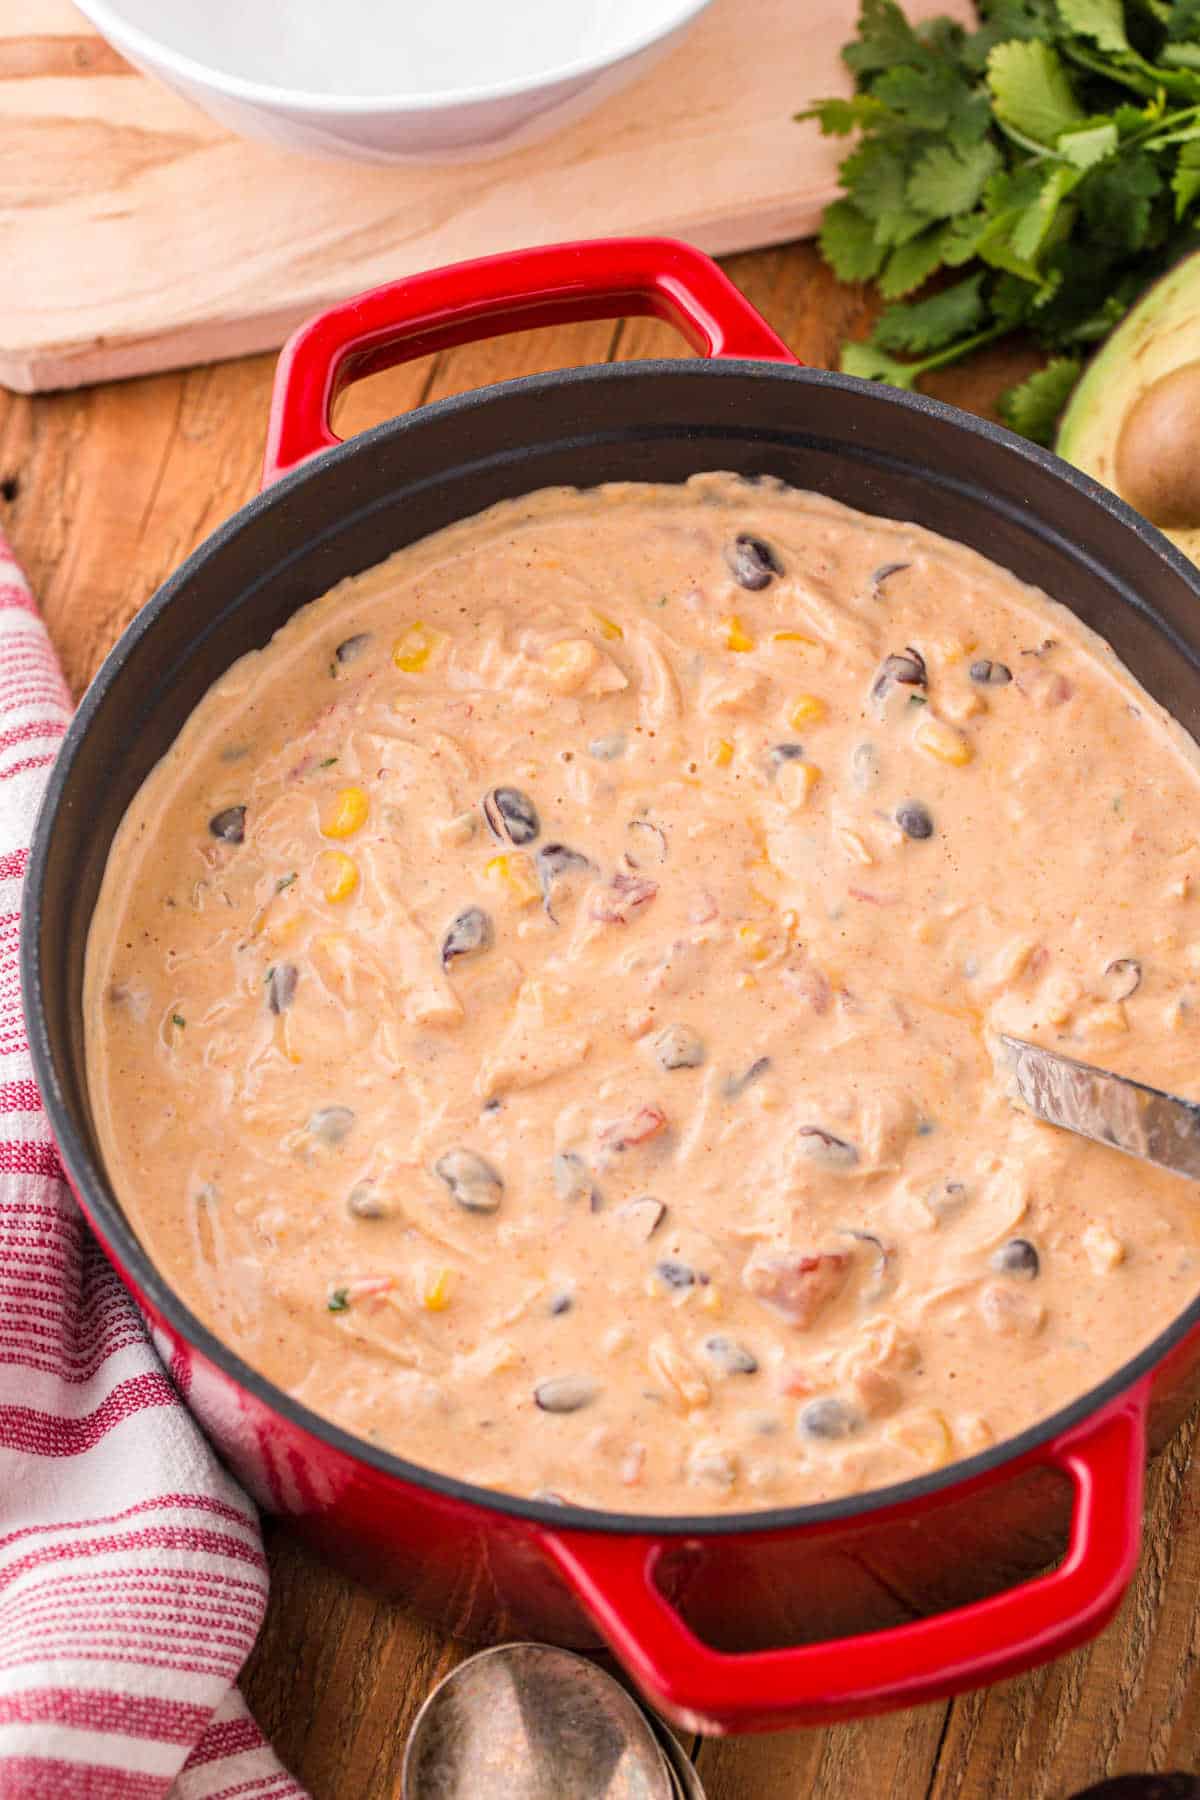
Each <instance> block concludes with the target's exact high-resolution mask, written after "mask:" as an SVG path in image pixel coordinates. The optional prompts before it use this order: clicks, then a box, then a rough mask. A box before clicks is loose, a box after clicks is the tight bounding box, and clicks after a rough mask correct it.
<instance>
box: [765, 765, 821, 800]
mask: <svg viewBox="0 0 1200 1800" xmlns="http://www.w3.org/2000/svg"><path fill="white" fill-rule="evenodd" d="M820 779H821V771H820V769H818V768H817V766H816V764H815V763H806V762H791V763H784V765H783V767H782V769H780V771H779V775H778V777H777V779H776V783H775V786H776V788H777V790H778V793H779V798H780V799H781V800H782V801H783V804H784V805H785V806H807V805H808V801H809V797H810V795H811V794H812V791H813V789H814V788H815V787H816V785H817V783H818V781H820Z"/></svg>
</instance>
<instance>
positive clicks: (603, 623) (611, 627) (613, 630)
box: [592, 613, 625, 642]
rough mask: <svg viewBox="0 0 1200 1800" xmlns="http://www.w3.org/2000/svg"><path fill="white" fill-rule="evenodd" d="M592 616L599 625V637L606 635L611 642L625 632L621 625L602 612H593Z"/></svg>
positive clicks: (622, 635)
mask: <svg viewBox="0 0 1200 1800" xmlns="http://www.w3.org/2000/svg"><path fill="white" fill-rule="evenodd" d="M592 617H593V618H594V619H595V621H596V623H597V625H598V626H599V627H600V636H601V637H606V638H608V639H609V640H610V642H611V641H614V640H615V639H617V638H623V637H624V636H625V633H624V632H623V631H622V630H621V627H620V626H619V625H618V624H617V621H616V620H615V619H609V618H606V617H605V615H604V614H603V613H593V614H592Z"/></svg>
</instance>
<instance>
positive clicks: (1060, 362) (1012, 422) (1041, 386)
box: [1000, 356, 1083, 444]
mask: <svg viewBox="0 0 1200 1800" xmlns="http://www.w3.org/2000/svg"><path fill="white" fill-rule="evenodd" d="M1082 366H1083V365H1082V363H1080V361H1079V359H1078V358H1077V357H1074V356H1056V357H1055V358H1054V359H1053V361H1051V362H1049V363H1047V365H1046V367H1045V368H1044V369H1039V370H1038V371H1037V373H1036V374H1034V375H1030V376H1029V377H1028V379H1027V380H1025V381H1022V382H1021V383H1019V385H1018V386H1017V387H1012V388H1009V389H1008V391H1007V392H1006V393H1004V394H1002V395H1001V396H1000V417H1001V418H1002V419H1003V420H1004V423H1005V424H1006V425H1008V426H1010V427H1011V428H1012V430H1013V431H1019V432H1021V433H1022V434H1023V435H1024V436H1025V437H1027V438H1032V439H1033V441H1034V443H1035V444H1049V443H1052V442H1053V439H1054V428H1055V426H1056V425H1057V424H1058V419H1059V415H1060V413H1061V412H1062V410H1063V407H1064V406H1065V405H1066V403H1067V399H1068V396H1069V395H1070V392H1071V389H1072V388H1073V387H1074V386H1075V383H1076V382H1077V381H1078V380H1079V372H1080V370H1081V368H1082Z"/></svg>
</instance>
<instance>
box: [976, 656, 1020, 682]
mask: <svg viewBox="0 0 1200 1800" xmlns="http://www.w3.org/2000/svg"><path fill="white" fill-rule="evenodd" d="M969 674H970V677H971V680H972V681H975V682H978V684H979V686H980V687H1003V686H1004V684H1005V682H1006V681H1011V680H1012V670H1011V669H1010V668H1009V667H1008V664H1007V663H1002V662H989V661H988V660H987V658H986V657H984V658H981V660H980V661H979V662H973V663H972V664H971V667H970V670H969Z"/></svg>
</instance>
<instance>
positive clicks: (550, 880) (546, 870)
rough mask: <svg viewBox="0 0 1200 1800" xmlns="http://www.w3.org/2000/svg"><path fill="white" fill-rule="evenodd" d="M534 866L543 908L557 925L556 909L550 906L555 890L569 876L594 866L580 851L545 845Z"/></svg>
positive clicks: (535, 859)
mask: <svg viewBox="0 0 1200 1800" xmlns="http://www.w3.org/2000/svg"><path fill="white" fill-rule="evenodd" d="M533 866H534V868H535V869H536V870H537V878H538V885H539V887H540V888H541V890H542V907H543V910H544V911H545V914H546V917H547V918H548V919H549V920H550V921H551V922H552V923H553V924H555V925H557V924H558V920H557V919H556V918H555V917H554V908H553V907H552V905H551V904H550V903H551V901H552V900H553V898H554V890H555V888H556V887H557V885H558V883H559V882H560V881H563V880H565V879H566V877H567V876H569V875H582V874H583V873H584V872H585V871H586V870H589V869H591V868H592V867H593V865H592V864H591V863H590V862H589V861H588V859H587V857H586V856H584V855H583V854H582V852H581V851H579V850H572V849H570V848H569V847H568V846H567V845H566V844H543V845H542V847H541V849H540V850H537V851H535V853H534V858H533Z"/></svg>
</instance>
